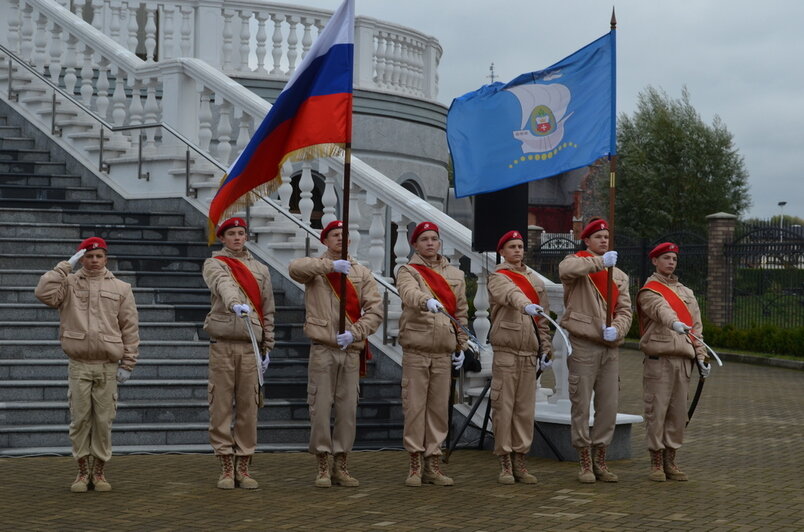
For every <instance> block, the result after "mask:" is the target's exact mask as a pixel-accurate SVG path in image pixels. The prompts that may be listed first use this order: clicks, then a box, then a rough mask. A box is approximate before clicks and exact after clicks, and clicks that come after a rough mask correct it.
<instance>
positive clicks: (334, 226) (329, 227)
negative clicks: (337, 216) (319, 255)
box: [321, 220, 343, 244]
mask: <svg viewBox="0 0 804 532" xmlns="http://www.w3.org/2000/svg"><path fill="white" fill-rule="evenodd" d="M341 228H343V222H342V221H340V220H332V221H331V222H329V223H328V224H327V226H326V227H325V228H324V229H323V230H322V231H321V243H322V244H323V243H324V239H325V238H327V235H328V234H329V232H330V231H332V230H333V229H341Z"/></svg>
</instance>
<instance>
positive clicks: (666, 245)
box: [648, 242, 678, 259]
mask: <svg viewBox="0 0 804 532" xmlns="http://www.w3.org/2000/svg"><path fill="white" fill-rule="evenodd" d="M665 253H675V254H676V255H678V246H677V245H676V244H673V243H672V242H663V243H661V244H659V245H658V246H656V247H655V248H653V250H651V252H650V253H648V257H650V258H652V259H655V258H656V257H658V256H660V255H664V254H665Z"/></svg>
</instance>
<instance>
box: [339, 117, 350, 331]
mask: <svg viewBox="0 0 804 532" xmlns="http://www.w3.org/2000/svg"><path fill="white" fill-rule="evenodd" d="M348 120H349V136H348V137H347V138H348V140H347V141H346V145H345V153H344V156H343V208H342V209H341V210H342V213H343V215H342V218H343V220H342V221H343V232H342V233H341V235H342V236H341V242H342V245H341V259H342V260H347V257H348V256H349V189H350V188H351V181H352V138H351V137H352V135H351V130H352V126H351V122H352V114H351V109H350V112H349V119H348ZM340 295H341V297H340V310H339V312H338V334H343V333H344V332H345V331H346V274H344V273H342V274H341V294H340Z"/></svg>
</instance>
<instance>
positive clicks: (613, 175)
mask: <svg viewBox="0 0 804 532" xmlns="http://www.w3.org/2000/svg"><path fill="white" fill-rule="evenodd" d="M616 29H617V18H616V17H615V16H614V7H613V6H612V8H611V31H612V32H613V31H615V30H616ZM613 61H616V57H615V58H614V59H613ZM615 83H616V78H615V77H614V76H612V84H615ZM616 94H617V93H616V92H615V90H612V94H611V97H612V99H616ZM612 105H616V102H615V103H614V104H612ZM612 120H614V121H615V128H616V120H617V116H616V114H615V115H614V116H613V117H612ZM616 195H617V155H609V249H610V250H613V249H614V200H615V197H616ZM613 293H614V266H612V267H610V268H609V274H608V289H607V290H606V327H611V321H612V318H613V316H614V306H615V305H616V304H617V302H616V301H613V297H614V294H613Z"/></svg>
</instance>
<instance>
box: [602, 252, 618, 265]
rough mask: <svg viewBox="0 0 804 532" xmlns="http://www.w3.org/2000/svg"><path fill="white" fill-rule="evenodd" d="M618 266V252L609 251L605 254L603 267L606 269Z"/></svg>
mask: <svg viewBox="0 0 804 532" xmlns="http://www.w3.org/2000/svg"><path fill="white" fill-rule="evenodd" d="M616 265H617V252H616V251H607V252H605V253H604V254H603V266H605V267H606V268H611V267H612V266H616Z"/></svg>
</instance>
